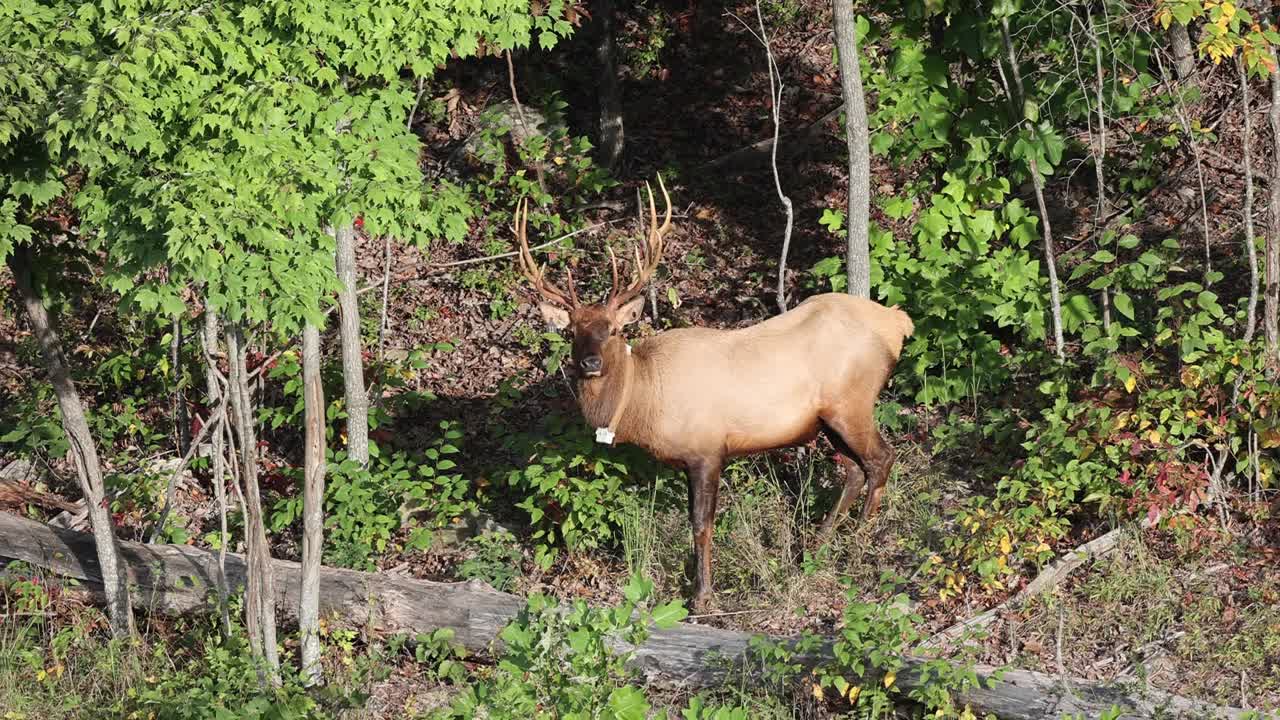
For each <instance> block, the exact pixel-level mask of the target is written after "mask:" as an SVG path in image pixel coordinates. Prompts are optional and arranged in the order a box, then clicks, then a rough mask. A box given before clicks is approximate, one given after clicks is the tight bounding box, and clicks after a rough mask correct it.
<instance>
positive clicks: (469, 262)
mask: <svg viewBox="0 0 1280 720" xmlns="http://www.w3.org/2000/svg"><path fill="white" fill-rule="evenodd" d="M608 224H609V223H608V222H599V223H595V224H594V225H588V226H586V227H584V228H580V229H578V230H574V231H573V232H571V233H567V234H565V235H561V236H560V237H557V238H552V239H550V240H548V241H546V242H544V243H542V244H540V245H534V246H533V247H531V248H529V249H530V250H541V249H543V248H545V247H550V246H552V245H555V244H556V243H558V242H560V241H562V240H568V239H569V238H571V237H574V236H577V235H581V234H582V233H584V232H588V231H590V230H596V229H599V228H602V227H604V226H605V225H608ZM519 254H520V251H518V250H513V251H511V252H505V253H498V254H497V255H486V256H484V257H478V258H467V259H466V260H454V261H452V262H447V263H440V264H438V265H432V266H431V267H429V268H427V272H428V273H433V272H437V271H439V270H444V269H445V268H453V267H460V266H462V265H474V264H476V263H484V262H492V261H494V260H502V259H503V258H509V257H515V256H516V255H519Z"/></svg>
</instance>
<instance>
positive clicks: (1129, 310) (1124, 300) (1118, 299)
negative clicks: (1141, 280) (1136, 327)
mask: <svg viewBox="0 0 1280 720" xmlns="http://www.w3.org/2000/svg"><path fill="white" fill-rule="evenodd" d="M1113 301H1114V302H1115V306H1116V310H1119V311H1120V314H1121V315H1124V316H1125V317H1127V318H1129V319H1130V320H1133V300H1131V299H1130V298H1129V296H1128V295H1126V294H1125V293H1122V292H1118V293H1116V296H1115V298H1114V299H1113Z"/></svg>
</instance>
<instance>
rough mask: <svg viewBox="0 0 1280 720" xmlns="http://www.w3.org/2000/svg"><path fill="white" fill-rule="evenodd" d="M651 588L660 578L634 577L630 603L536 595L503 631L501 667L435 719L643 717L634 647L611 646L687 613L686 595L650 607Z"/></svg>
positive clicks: (645, 708) (633, 641)
mask: <svg viewBox="0 0 1280 720" xmlns="http://www.w3.org/2000/svg"><path fill="white" fill-rule="evenodd" d="M652 593H653V583H651V582H649V581H647V580H643V579H641V578H638V577H633V578H632V579H631V581H630V582H629V583H628V584H627V586H626V587H625V588H624V589H623V595H624V596H625V598H626V599H625V601H624V602H623V603H622V604H621V605H619V606H617V607H614V608H604V609H598V608H592V607H590V606H588V605H587V604H586V603H585V602H583V601H581V600H579V601H577V602H575V603H573V604H572V605H570V606H568V607H560V606H559V605H557V604H556V602H555V601H554V600H552V599H551V598H548V597H546V596H543V595H533V596H531V597H530V598H529V601H528V605H527V606H526V607H525V609H524V610H523V611H522V612H521V613H520V615H519V616H518V617H517V618H516V619H515V620H513V621H512V622H511V624H510V625H508V626H507V627H506V628H505V629H503V631H502V634H501V638H502V641H503V643H504V644H505V650H504V653H503V656H502V658H501V659H500V660H499V661H498V667H497V669H496V670H495V671H494V673H493V674H492V675H491V676H490V677H488V678H486V679H485V680H484V681H482V682H479V683H477V684H475V685H473V686H471V687H469V688H467V689H466V690H465V691H464V692H463V694H462V695H461V696H460V697H459V698H458V699H457V700H455V701H454V703H453V704H452V706H451V707H449V708H448V709H447V710H443V711H440V712H439V713H437V714H436V715H435V717H436V718H438V719H440V720H443V719H444V718H458V719H459V720H463V719H465V720H471V718H475V717H488V718H490V719H491V720H504V719H506V718H511V719H516V718H518V719H519V720H529V719H530V718H538V719H541V718H598V719H599V720H643V718H645V717H647V716H648V713H649V709H650V704H649V700H648V698H647V697H646V696H645V693H644V692H643V691H642V690H641V689H640V688H638V687H637V686H636V685H635V684H634V681H635V674H634V673H633V672H632V671H631V670H629V669H628V668H627V663H628V662H629V660H630V659H631V658H632V657H633V656H634V650H628V651H621V652H615V651H614V650H612V649H611V646H612V645H613V644H614V643H617V642H622V643H626V644H627V645H629V646H631V647H635V646H637V645H639V644H641V643H643V642H644V640H645V638H647V637H648V634H649V631H648V628H649V626H650V624H652V625H654V626H656V627H659V628H669V627H672V626H673V625H675V624H676V623H678V622H680V620H682V619H683V618H684V617H685V615H686V614H687V612H686V610H685V609H684V607H683V606H682V605H681V604H680V602H679V601H672V602H670V603H667V604H665V605H658V606H656V607H652V608H650V607H648V602H649V600H650V598H651V597H652ZM702 717H707V716H706V715H703V716H702Z"/></svg>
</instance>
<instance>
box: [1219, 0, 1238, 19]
mask: <svg viewBox="0 0 1280 720" xmlns="http://www.w3.org/2000/svg"><path fill="white" fill-rule="evenodd" d="M1235 16H1236V6H1235V3H1229V2H1224V3H1222V17H1224V18H1226V19H1227V20H1230V19H1231V18H1233V17H1235Z"/></svg>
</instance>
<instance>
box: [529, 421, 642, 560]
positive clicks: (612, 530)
mask: <svg viewBox="0 0 1280 720" xmlns="http://www.w3.org/2000/svg"><path fill="white" fill-rule="evenodd" d="M509 445H510V449H511V450H512V454H513V455H514V456H515V457H519V458H522V459H524V458H527V459H528V461H527V464H526V465H525V466H524V467H520V468H516V469H513V470H511V471H509V472H508V473H507V482H508V484H510V485H511V487H513V488H515V489H516V491H517V492H518V493H520V494H521V495H523V496H524V500H522V501H521V502H520V503H518V505H517V507H519V508H521V509H523V510H524V511H525V512H527V513H528V514H529V520H530V522H531V523H532V524H533V526H534V527H535V528H536V530H535V531H534V533H533V539H534V542H535V543H536V550H535V555H534V558H535V560H536V561H537V562H538V564H539V565H541V566H542V567H543V568H547V567H550V565H551V563H552V562H553V561H554V560H555V557H556V555H557V552H558V550H557V548H558V545H560V544H563V545H564V546H565V547H566V548H567V549H568V550H570V551H571V552H573V551H579V550H587V549H591V548H598V547H604V546H607V545H610V544H612V543H613V542H614V541H615V540H616V539H617V538H618V532H619V528H620V523H621V522H622V518H623V514H624V507H625V506H626V505H627V504H628V503H632V502H635V501H636V498H635V497H633V495H634V494H633V492H632V489H631V488H628V487H627V486H626V482H627V480H628V479H630V477H631V470H630V469H629V468H633V467H640V466H641V465H640V463H643V462H645V461H644V459H643V455H641V454H640V453H639V452H638V451H637V450H636V449H635V448H612V447H609V446H605V445H601V444H598V443H596V442H595V439H594V436H593V435H592V433H591V430H589V429H588V428H586V427H585V426H584V425H583V423H582V421H581V420H579V419H578V418H573V419H566V418H564V417H561V416H552V417H551V418H549V421H548V422H547V423H546V424H545V426H544V427H543V428H542V429H541V430H540V431H539V432H538V433H537V434H534V435H518V436H515V437H513V438H512V439H511V440H510V441H509Z"/></svg>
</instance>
